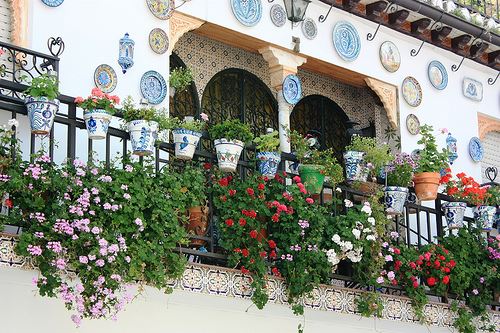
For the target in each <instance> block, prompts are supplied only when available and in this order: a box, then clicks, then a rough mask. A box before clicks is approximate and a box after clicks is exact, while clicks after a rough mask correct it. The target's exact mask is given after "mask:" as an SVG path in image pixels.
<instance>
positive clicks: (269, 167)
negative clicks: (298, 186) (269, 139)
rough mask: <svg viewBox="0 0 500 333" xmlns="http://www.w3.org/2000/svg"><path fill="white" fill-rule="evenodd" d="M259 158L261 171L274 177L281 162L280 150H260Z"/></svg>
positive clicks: (264, 174)
mask: <svg viewBox="0 0 500 333" xmlns="http://www.w3.org/2000/svg"><path fill="white" fill-rule="evenodd" d="M257 159H258V160H259V171H260V173H261V174H262V175H263V176H267V177H269V178H272V177H274V175H276V172H277V171H278V166H279V164H280V162H281V154H280V153H278V152H268V151H264V152H260V153H257Z"/></svg>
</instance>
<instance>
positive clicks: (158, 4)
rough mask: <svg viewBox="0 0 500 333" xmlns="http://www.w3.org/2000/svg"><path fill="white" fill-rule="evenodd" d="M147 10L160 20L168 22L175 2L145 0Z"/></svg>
mask: <svg viewBox="0 0 500 333" xmlns="http://www.w3.org/2000/svg"><path fill="white" fill-rule="evenodd" d="M146 3H147V4H148V8H149V10H150V11H151V13H153V15H154V16H156V17H157V18H159V19H160V20H168V19H169V18H170V16H172V14H173V12H174V8H175V0H146Z"/></svg>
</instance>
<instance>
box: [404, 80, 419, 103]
mask: <svg viewBox="0 0 500 333" xmlns="http://www.w3.org/2000/svg"><path fill="white" fill-rule="evenodd" d="M401 88H402V90H403V98H404V100H405V101H406V103H408V105H410V106H413V107H417V106H419V105H420V103H421V102H422V88H420V83H418V81H417V80H416V79H415V78H414V77H411V76H407V77H406V78H405V79H404V81H403V84H402V85H401Z"/></svg>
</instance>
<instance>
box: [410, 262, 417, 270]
mask: <svg viewBox="0 0 500 333" xmlns="http://www.w3.org/2000/svg"><path fill="white" fill-rule="evenodd" d="M410 268H411V269H415V268H417V265H416V264H415V263H414V262H413V261H412V262H410Z"/></svg>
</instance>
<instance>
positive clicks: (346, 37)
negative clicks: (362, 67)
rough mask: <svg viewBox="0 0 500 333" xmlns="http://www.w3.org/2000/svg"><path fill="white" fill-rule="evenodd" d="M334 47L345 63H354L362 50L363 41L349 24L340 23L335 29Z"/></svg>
mask: <svg viewBox="0 0 500 333" xmlns="http://www.w3.org/2000/svg"><path fill="white" fill-rule="evenodd" d="M333 45H334V46H335V50H336V51H337V53H338V54H339V56H340V57H341V58H342V59H344V60H345V61H354V60H356V58H357V57H358V55H359V51H360V50H361V40H360V39H359V34H358V31H357V30H356V28H355V27H354V26H353V25H352V24H351V23H349V22H346V21H340V22H338V23H337V24H335V27H334V28H333Z"/></svg>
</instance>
